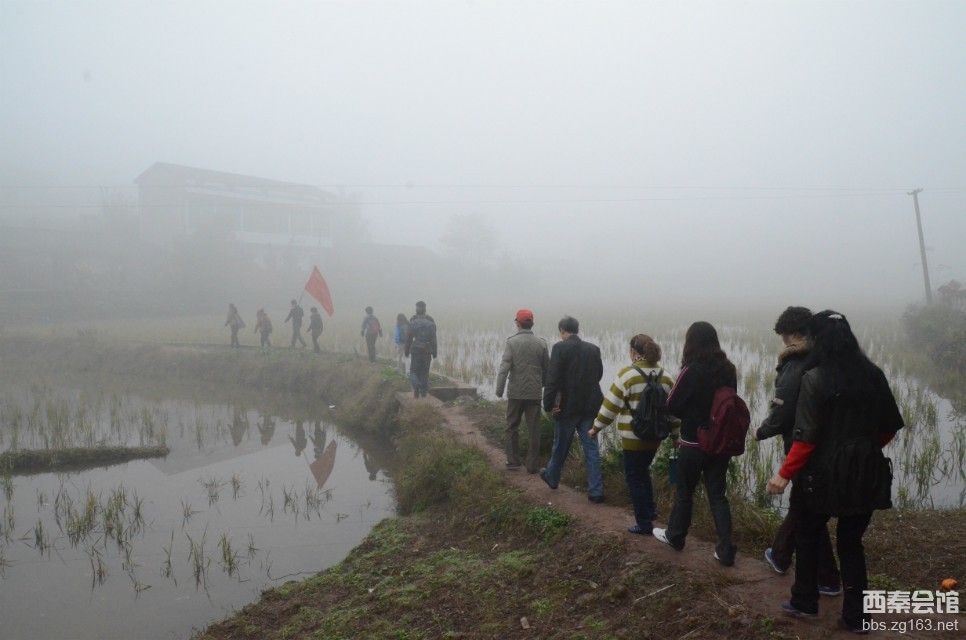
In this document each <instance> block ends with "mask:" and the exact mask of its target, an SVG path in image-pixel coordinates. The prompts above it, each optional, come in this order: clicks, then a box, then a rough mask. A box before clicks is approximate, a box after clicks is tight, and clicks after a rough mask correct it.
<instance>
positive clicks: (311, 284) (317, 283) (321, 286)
mask: <svg viewBox="0 0 966 640" xmlns="http://www.w3.org/2000/svg"><path fill="white" fill-rule="evenodd" d="M305 290H306V291H308V292H309V295H310V296H312V297H313V298H315V299H316V300H318V301H319V302H320V303H321V304H322V308H323V309H325V312H326V313H328V314H329V315H330V316H331V315H332V312H333V311H335V308H333V306H332V294H331V293H329V285H327V284H326V283H325V278H323V277H322V273H321V272H320V271H319V268H318V267H312V275H310V276H309V281H308V282H306V283H305Z"/></svg>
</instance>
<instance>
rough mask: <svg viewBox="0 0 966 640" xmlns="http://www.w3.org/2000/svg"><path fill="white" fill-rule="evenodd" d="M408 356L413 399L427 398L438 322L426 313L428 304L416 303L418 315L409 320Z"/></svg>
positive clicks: (434, 355)
mask: <svg viewBox="0 0 966 640" xmlns="http://www.w3.org/2000/svg"><path fill="white" fill-rule="evenodd" d="M405 351H406V355H407V356H409V382H410V384H412V386H413V397H416V398H419V397H423V398H425V397H426V394H427V392H428V391H429V366H430V365H431V364H432V363H433V359H434V358H435V357H436V321H435V320H433V317H432V316H430V315H428V314H427V313H426V303H425V302H423V301H422V300H420V301H419V302H417V303H416V315H414V316H413V317H412V318H410V319H409V333H408V334H407V335H406V348H405Z"/></svg>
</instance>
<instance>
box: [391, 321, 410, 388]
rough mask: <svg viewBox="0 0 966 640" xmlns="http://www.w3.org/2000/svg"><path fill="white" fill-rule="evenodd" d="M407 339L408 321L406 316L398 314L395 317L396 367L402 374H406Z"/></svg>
mask: <svg viewBox="0 0 966 640" xmlns="http://www.w3.org/2000/svg"><path fill="white" fill-rule="evenodd" d="M407 337H409V320H406V315H405V314H403V313H400V314H399V315H397V316H396V335H395V338H394V340H395V343H396V366H397V367H399V370H400V371H402V372H403V373H406V338H407Z"/></svg>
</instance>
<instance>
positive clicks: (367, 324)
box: [359, 307, 382, 362]
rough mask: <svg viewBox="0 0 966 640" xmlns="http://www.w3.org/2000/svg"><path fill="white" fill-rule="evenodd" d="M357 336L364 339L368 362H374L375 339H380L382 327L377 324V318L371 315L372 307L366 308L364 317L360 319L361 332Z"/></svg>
mask: <svg viewBox="0 0 966 640" xmlns="http://www.w3.org/2000/svg"><path fill="white" fill-rule="evenodd" d="M359 335H361V336H362V337H364V338H365V339H366V350H367V351H368V352H369V362H375V361H376V338H381V337H382V325H380V324H379V318H377V317H376V316H374V315H372V307H366V317H365V318H363V319H362V331H361V332H360V333H359Z"/></svg>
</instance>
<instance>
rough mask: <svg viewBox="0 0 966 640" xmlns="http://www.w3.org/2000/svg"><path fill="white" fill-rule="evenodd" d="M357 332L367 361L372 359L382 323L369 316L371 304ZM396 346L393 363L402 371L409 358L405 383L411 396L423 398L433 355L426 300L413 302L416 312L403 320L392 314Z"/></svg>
mask: <svg viewBox="0 0 966 640" xmlns="http://www.w3.org/2000/svg"><path fill="white" fill-rule="evenodd" d="M360 335H361V336H362V337H364V338H365V339H366V350H367V352H368V355H369V362H375V361H376V340H377V339H379V338H381V337H382V325H381V324H380V323H379V319H378V318H376V316H375V315H373V309H372V307H366V316H365V317H364V318H363V319H362V329H361V332H360ZM393 343H394V344H395V346H396V366H397V367H398V368H399V370H400V371H402V372H403V373H406V361H405V359H406V358H409V360H410V362H409V382H410V384H411V385H412V388H413V396H414V397H416V398H425V397H426V394H427V392H428V391H429V368H430V365H432V362H433V360H434V359H435V358H436V355H437V342H436V321H435V320H433V317H432V316H430V315H428V314H427V313H426V303H425V302H423V301H422V300H420V301H419V302H417V303H416V314H415V315H414V316H412V317H411V318H409V320H406V315H405V314H403V313H400V314H398V315H397V316H396V325H395V328H394V332H393Z"/></svg>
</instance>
